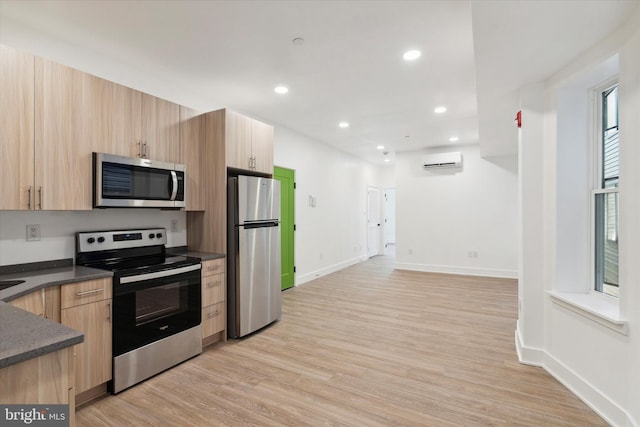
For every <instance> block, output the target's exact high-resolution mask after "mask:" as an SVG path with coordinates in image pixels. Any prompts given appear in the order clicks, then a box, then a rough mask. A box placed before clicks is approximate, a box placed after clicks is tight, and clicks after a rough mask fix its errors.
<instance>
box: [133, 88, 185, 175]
mask: <svg viewBox="0 0 640 427" xmlns="http://www.w3.org/2000/svg"><path fill="white" fill-rule="evenodd" d="M142 140H143V142H144V144H146V145H145V147H144V150H143V152H144V157H146V158H148V159H154V160H160V161H163V162H174V163H182V158H181V156H180V154H181V150H180V106H179V105H178V104H174V103H172V102H169V101H165V100H164V99H160V98H156V97H155V96H151V95H147V94H144V93H143V94H142Z"/></svg>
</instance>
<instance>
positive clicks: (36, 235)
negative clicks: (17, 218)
mask: <svg viewBox="0 0 640 427" xmlns="http://www.w3.org/2000/svg"><path fill="white" fill-rule="evenodd" d="M38 240H40V224H29V225H27V242H35V241H38Z"/></svg>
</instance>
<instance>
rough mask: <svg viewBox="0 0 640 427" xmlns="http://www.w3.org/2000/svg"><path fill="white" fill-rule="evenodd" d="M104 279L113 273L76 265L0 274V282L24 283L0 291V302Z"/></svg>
mask: <svg viewBox="0 0 640 427" xmlns="http://www.w3.org/2000/svg"><path fill="white" fill-rule="evenodd" d="M105 277H113V273H112V272H111V271H105V270H98V269H95V268H89V267H82V266H76V265H71V266H66V267H55V268H47V269H43V270H35V271H23V272H20V273H13V274H2V275H0V282H2V281H4V280H24V281H25V282H24V283H22V284H20V285H15V286H12V287H10V288H7V289H4V290H1V291H0V301H4V302H8V301H11V300H12V299H16V298H18V297H20V296H22V295H26V294H28V293H31V292H33V291H37V290H38V289H42V288H47V287H49V286H56V285H64V284H68V283H76V282H84V281H86V280H94V279H102V278H105ZM3 329H4V326H3Z"/></svg>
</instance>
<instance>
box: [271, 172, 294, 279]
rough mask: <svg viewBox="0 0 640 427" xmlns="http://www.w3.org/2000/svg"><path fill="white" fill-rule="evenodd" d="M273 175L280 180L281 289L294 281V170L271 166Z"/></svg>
mask: <svg viewBox="0 0 640 427" xmlns="http://www.w3.org/2000/svg"><path fill="white" fill-rule="evenodd" d="M273 177H274V178H275V179H277V180H278V181H280V239H281V240H280V242H281V243H280V247H281V249H280V250H281V256H282V289H283V290H284V289H289V288H290V287H292V286H293V284H294V283H295V277H294V273H295V272H296V269H295V264H294V262H295V260H294V241H295V239H294V231H295V221H294V197H295V196H294V191H293V190H294V189H295V171H294V170H292V169H285V168H281V167H278V166H275V167H274V168H273Z"/></svg>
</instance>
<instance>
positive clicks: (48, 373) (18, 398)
mask: <svg viewBox="0 0 640 427" xmlns="http://www.w3.org/2000/svg"><path fill="white" fill-rule="evenodd" d="M73 362H74V360H73V347H68V348H64V349H62V350H58V351H55V352H52V353H47V354H44V355H42V356H39V357H36V358H33V359H29V360H25V361H24V362H20V363H16V364H15V365H11V366H7V367H6V368H3V369H0V385H1V386H0V402H1V403H2V404H4V405H13V404H16V405H19V404H30V405H39V404H43V405H45V404H46V405H57V404H59V405H65V404H68V405H69V425H70V426H74V425H75V404H74V401H73V400H72V399H73V397H74V393H73V376H74V366H73Z"/></svg>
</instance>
